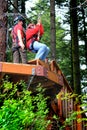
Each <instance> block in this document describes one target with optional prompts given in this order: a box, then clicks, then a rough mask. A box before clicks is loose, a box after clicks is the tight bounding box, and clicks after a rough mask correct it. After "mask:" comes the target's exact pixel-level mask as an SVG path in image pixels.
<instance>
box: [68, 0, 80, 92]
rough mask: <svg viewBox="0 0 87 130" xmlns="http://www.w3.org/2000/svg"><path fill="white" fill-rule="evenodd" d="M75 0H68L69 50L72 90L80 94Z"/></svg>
mask: <svg viewBox="0 0 87 130" xmlns="http://www.w3.org/2000/svg"><path fill="white" fill-rule="evenodd" d="M76 7H77V0H71V1H70V21H71V47H72V48H71V49H72V50H71V51H72V69H73V70H72V71H73V75H72V77H73V86H74V92H75V93H77V94H81V86H80V65H79V45H78V20H77V9H76Z"/></svg>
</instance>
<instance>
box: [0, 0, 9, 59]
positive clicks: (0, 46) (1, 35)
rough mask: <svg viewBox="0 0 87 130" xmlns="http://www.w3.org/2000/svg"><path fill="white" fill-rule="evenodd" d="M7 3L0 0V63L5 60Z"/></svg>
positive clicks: (4, 0)
mask: <svg viewBox="0 0 87 130" xmlns="http://www.w3.org/2000/svg"><path fill="white" fill-rule="evenodd" d="M7 7H8V6H7V1H6V0H0V61H5V60H6V53H5V52H6V35H7V17H6V15H5V13H6V12H7Z"/></svg>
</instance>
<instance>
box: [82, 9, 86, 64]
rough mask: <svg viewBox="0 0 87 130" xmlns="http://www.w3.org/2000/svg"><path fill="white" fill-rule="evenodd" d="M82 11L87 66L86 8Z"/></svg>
mask: <svg viewBox="0 0 87 130" xmlns="http://www.w3.org/2000/svg"><path fill="white" fill-rule="evenodd" d="M81 11H82V18H83V29H84V33H83V36H84V42H85V59H86V65H87V37H86V22H85V12H84V8H83V7H82V8H81Z"/></svg>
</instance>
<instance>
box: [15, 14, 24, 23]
mask: <svg viewBox="0 0 87 130" xmlns="http://www.w3.org/2000/svg"><path fill="white" fill-rule="evenodd" d="M24 20H25V19H24V18H23V17H22V16H21V15H19V16H17V17H16V18H15V19H14V24H17V23H18V21H23V22H24Z"/></svg>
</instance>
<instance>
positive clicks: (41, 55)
mask: <svg viewBox="0 0 87 130" xmlns="http://www.w3.org/2000/svg"><path fill="white" fill-rule="evenodd" d="M30 49H32V48H31V46H30ZM31 51H32V52H34V53H35V52H36V51H37V53H36V56H35V59H40V60H45V59H46V57H47V55H48V53H49V51H50V49H49V47H47V46H46V45H45V44H43V43H40V42H38V41H34V43H33V50H31Z"/></svg>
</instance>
